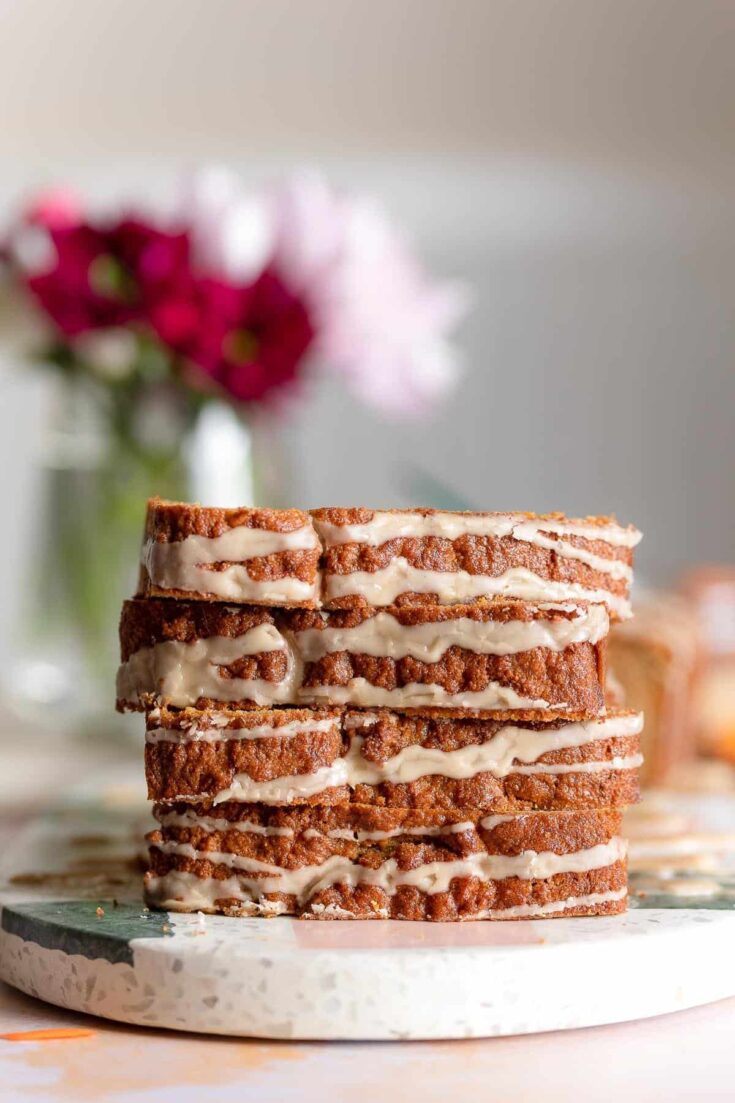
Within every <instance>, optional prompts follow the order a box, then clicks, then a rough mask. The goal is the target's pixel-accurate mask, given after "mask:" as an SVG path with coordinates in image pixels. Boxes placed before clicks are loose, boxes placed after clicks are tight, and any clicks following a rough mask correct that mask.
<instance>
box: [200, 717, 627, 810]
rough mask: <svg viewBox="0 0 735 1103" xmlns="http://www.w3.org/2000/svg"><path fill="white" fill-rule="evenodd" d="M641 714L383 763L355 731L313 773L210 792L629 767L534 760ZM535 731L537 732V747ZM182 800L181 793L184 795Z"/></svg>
mask: <svg viewBox="0 0 735 1103" xmlns="http://www.w3.org/2000/svg"><path fill="white" fill-rule="evenodd" d="M639 719H640V718H639V717H635V716H624V717H614V718H610V719H608V720H607V721H603V724H602V725H600V726H596V725H595V723H594V722H585V723H580V724H568V725H565V726H564V727H562V728H559V729H557V730H556V731H554V732H546V733H544V732H535V731H532V730H531V729H524V728H517V729H516V728H512V727H509V728H502V729H501V730H500V731H499V732H498V733H497V734H496V735H495V736H494V737H493V738H492V739H490V740H487V741H486V742H485V743H479V744H474V743H473V744H470V745H468V746H467V747H460V748H457V749H456V750H454V751H441V750H437V749H435V748H429V747H422V746H421V745H420V744H413V745H411V746H409V747H404V748H403V749H402V750H401V751H399V752H398V754H396V755H393V756H392V757H391V758H389V759H387V760H386V761H385V762H372V761H370V760H369V759H367V758H364V757H363V755H362V744H363V739H362V737H361V736H358V735H353V736H352V738H351V741H350V747H349V749H348V751H347V754H346V755H343V756H342V757H340V758H337V759H335V761H334V762H333V763H332V764H331V765H329V766H322V767H320V769H318V770H315V771H313V772H312V773H308V774H291V775H288V776H284V777H279V778H274V779H272V780H270V781H255V780H253V778H252V777H250V775H249V774H244V773H240V774H235V775H234V777H233V778H232V780H231V782H230V785H229V786H228V787H227V788H226V789H222V790H220V791H219V792H218V793H216V794H214V800H215V803H216V804H221V803H224V802H225V801H229V800H233V801H239V802H242V803H248V804H255V803H262V804H290V803H292V802H293V801H294V800H297V799H302V798H304V797H311V796H315V795H316V794H317V793H321V792H323V791H324V790H325V789H330V788H332V787H337V786H343V785H347V786H349V787H351V788H354V787H355V786H357V785H380V784H381V783H383V782H390V783H392V784H408V783H410V782H412V781H416V780H418V778H420V777H426V776H439V777H450V778H453V779H455V780H458V779H466V778H472V777H476V776H477V775H478V774H481V773H491V774H493V775H494V776H495V777H498V778H503V777H507V776H508V775H510V774H593V773H605V772H607V771H610V770H614V771H621V770H633V769H637V768H638V767H639V766H640V765H641V762H642V761H643V758H642V756H641V755H640V754H635V755H629V756H627V757H620V756H619V757H613V758H609V759H598V760H593V761H590V762H572V763H558V764H556V765H553V764H547V763H542V762H536V761H535V760H536V759H538V758H539V757H540V756H541V755H542V754H547V753H548V752H549V751H550V750H562V749H564V748H565V747H581V746H584V745H585V743H591V742H594V741H595V740H596V739H604V738H611V737H612V735H613V733H614V732H616V731H617V732H618V733H619V734H633V733H634V730H635V722H636V720H639ZM608 725H609V726H608ZM596 727H597V732H595V728H596ZM638 730H640V728H639V729H638ZM534 736H536V737H538V742H537V746H536V748H534V739H533V737H534ZM514 739H515V740H517V741H514ZM496 740H497V741H498V745H497V746H495V742H496ZM516 759H520V760H521V763H524V762H530V763H531V764H520V765H518V764H515V760H516ZM181 799H185V797H184V796H183V795H182V797H181Z"/></svg>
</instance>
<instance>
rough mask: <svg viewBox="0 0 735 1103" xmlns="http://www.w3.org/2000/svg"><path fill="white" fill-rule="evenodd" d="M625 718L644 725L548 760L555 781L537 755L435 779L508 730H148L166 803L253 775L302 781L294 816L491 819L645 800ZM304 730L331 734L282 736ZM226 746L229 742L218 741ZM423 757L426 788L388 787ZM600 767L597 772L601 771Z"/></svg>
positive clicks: (373, 721) (465, 721)
mask: <svg viewBox="0 0 735 1103" xmlns="http://www.w3.org/2000/svg"><path fill="white" fill-rule="evenodd" d="M616 716H620V717H622V718H627V717H631V718H633V719H635V714H632V713H620V714H613V716H611V717H608V718H607V719H608V721H609V724H605V725H602V724H601V725H600V732H601V738H599V739H594V740H593V741H592V742H588V743H584V744H582V745H581V746H565V747H561V748H559V749H555V750H550V751H545V752H544V753H539V754H538V755H537V757H535V758H533V762H534V769H538V770H541V769H542V768H543V767H544V766H549V767H551V768H552V769H551V770H550V772H548V773H544V772H538V773H533V774H527V773H523V772H518V768H519V767H520V770H521V771H522V770H523V763H524V762H527V761H528V756H527V755H526V757H525V758H524V760H523V762H522V761H521V760H520V759H518V758H517V757H516V758H514V759H513V760H512V761H513V764H512V765H511V766H510V767H509V772H508V773H506V774H505V775H504V776H503V775H501V776H498V775H497V773H496V772H493V771H491V770H488V769H485V770H483V769H480V768H479V767H478V769H477V772H475V773H473V774H472V776H469V777H453V776H451V774H452V772H453V770H452V765H451V759H450V758H447V765H446V767H445V770H446V773H445V774H442V773H441V772H434V771H437V770H441V765H440V764H438V763H437V759H436V754H435V752H441V753H442V754H446V755H451V754H452V752H455V751H457V750H460V749H462V748H468V747H479V746H481V745H483V744H485V745H488V744H491V742H492V740H493V739H494V738H495V737H497V735H498V733H504V731H507V722H506V723H503V722H500V721H494V720H479V719H473V718H467V717H453V718H452V717H450V718H437V717H432V716H425V717H422V716H415V715H399V714H396V713H392V712H389V711H387V710H378V711H376V712H375V713H374V714H372V715H368V716H367V717H366V715H365V714H355V713H348V714H347V715H346V716H344V717H340V716H339V714H338V713H337V712H336V711H332V712H330V711H319V712H317V711H315V712H311V711H308V710H296V709H294V710H284V709H281V710H268V711H250V712H241V713H237V712H217V713H207V712H197V711H196V710H194V709H185V710H183V711H180V712H176V711H171V710H167V709H161V710H156V711H155V712H154V713H150V714H149V716H148V721H147V727H148V732H149V740H150V741H149V742H147V744H146V752H145V760H146V777H147V781H148V795H149V797H150V798H151V799H152V800H157V801H176V800H182V799H198V800H202V799H213V798H215V797H217V796H218V795H219V794H222V793H225V792H226V791H228V790H230V789H231V787H232V786H233V783H235V781H236V779H237V778H238V777H242V776H243V775H244V776H245V777H247V778H249V779H252V781H253V782H257V783H262V782H270V781H273V780H274V779H278V778H286V779H291V784H290V787H289V788H286V789H284V790H283V791H282V792H281V793H280V802H281V803H283V804H286V803H288V804H291V805H324V806H325V805H336V804H343V803H347V802H353V803H356V804H360V805H371V806H376V807H380V806H382V807H386V808H390V809H392V810H394V811H395V810H397V809H404V810H405V809H418V810H422V811H430V810H432V809H433V810H437V811H439V810H440V811H442V813H452V812H453V811H455V810H456V809H461V808H467V807H470V808H476V809H481V810H484V811H485V812H489V811H492V812H520V811H525V810H530V809H579V808H617V807H622V806H624V805H626V804H632V803H635V802H636V801H637V800H638V775H637V770H636V769H635V768H620V767H618V766H616V765H614V763H613V760H615V759H617V760H624V761H625V760H627V761H634V759H635V758H636V757H637V756H638V754H639V751H640V737H639V735H638V734H620V735H616V734H608V733H607V729H608V728H610V730H611V732H613V733H614V731H615V727H614V721H615V719H616ZM366 719H367V720H369V721H370V725H369V726H361V727H358V728H355V727H353V726H352V724H353V722H354V721H356V720H357V721H358V722H361V723H363V724H364V722H365V720H366ZM294 720H296V721H297V723H300V724H303V725H307V724H309V723H311V724H312V725H313V722H314V721H315V720H316V721H318V722H321V723H320V725H319V726H320V727H321V728H322V729H325V728H326V729H327V730H317V731H307V732H300V731H296V732H295V733H294V732H293V730H291V731H289V734H288V735H287V736H286V735H284V736H279V735H278V734H277V733H278V731H279V730H282V729H283V728H284V726H285V725H289V726H290V728H293V722H294ZM330 721H331V723H330ZM610 725H613V726H612V727H610ZM516 726H520V727H522V728H523V729H524V730H527V731H528V732H529V733H538V734H539V738H541V737H542V736H546V735H548V733H549V732H550V731H551V732H561V731H563V730H564V728H565V724H564V723H563V722H562V721H554V722H550V723H547V724H540V723H535V724H534V723H524V724H522V725H518V724H516ZM242 728H249V729H250V730H252V729H253V728H257V729H259V730H261V731H262V730H263V729H267V728H272V731H273V734H270V733H269V734H268V735H267V736H266V737H265V738H262V737H261V738H258V739H254V738H245V739H239V738H237V735H238V733H239V732H240V731H241V730H242ZM623 730H625V729H623ZM162 731H163V732H170V733H171V741H168V740H167V739H166V738H159V737H158V735H157V733H160V732H162ZM187 732H188V733H191V732H196V733H203V737H200V735H199V734H197V737H196V738H194V739H191V741H187V742H176V741H174V740H175V739H176V738H177V737H178V736H179V735H180V733H184V734H186V733H187ZM219 734H221V735H222V738H221V740H217V739H216V738H215V737H216V736H217V735H219ZM501 738H502V734H501ZM355 744H356V746H355ZM411 747H413V748H419V747H421V748H426V749H427V750H428V751H429V752H432V755H431V758H430V759H429V760H428V761H427V763H426V766H425V772H423V773H422V772H421V770H419V771H418V773H419V776H418V777H415V778H413V779H412V780H407V781H400V782H399V781H395V780H380V776H381V774H383V775H384V776H388V777H390V762H391V760H392V759H395V756H397V755H399V754H401V752H403V751H405V750H406V748H411ZM351 748H352V750H353V753H354V751H357V754H358V763H357V766H358V768H357V771H356V772H355V773H354V774H353V772H352V771H354V770H355V767H354V764H353V758H352V755H351V754H350V750H351ZM542 749H543V748H542V747H540V748H539V750H540V751H541V750H542ZM345 756H347V757H345ZM340 759H343V760H344V763H343V770H342V774H341V777H336V778H335V779H334V782H337V783H330V779H329V778H327V779H326V780H325V781H324V782H323V783H322V785H321V786H314V785H312V784H309V776H308V775H314V774H315V773H316V772H317V771H319V770H322V769H323V768H324V767H328V766H334V765H335V764H337V765H338V766H339V765H340V763H339V760H340ZM590 763H593V764H594V766H593V768H592V769H590V767H589V765H588V764H590ZM604 763H608V764H609V768H607V769H606V768H605V767H604V765H603V764H604ZM360 764H362V767H363V768H364V767H368V769H369V768H370V767H374V771H373V772H374V773H375V775H377V777H376V779H375V780H372V779H371V780H370V782H366V781H364V780H360ZM386 764H388V766H387V768H386ZM557 766H561V767H562V772H556V773H555V772H553V768H554V767H557ZM575 766H577V767H578V769H577V770H575V769H574V767H575ZM513 767H515V768H516V772H514V769H513ZM447 775H449V776H447ZM302 778H303V781H304V783H305V784H304V785H303V786H302V788H301V790H300V789H299V785H298V782H299V780H300V779H302ZM258 799H261V798H260V797H259V798H258Z"/></svg>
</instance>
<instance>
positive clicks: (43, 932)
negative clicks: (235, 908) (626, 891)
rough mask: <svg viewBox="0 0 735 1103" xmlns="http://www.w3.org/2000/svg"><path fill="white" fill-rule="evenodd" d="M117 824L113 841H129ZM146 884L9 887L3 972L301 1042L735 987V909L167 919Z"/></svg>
mask: <svg viewBox="0 0 735 1103" xmlns="http://www.w3.org/2000/svg"><path fill="white" fill-rule="evenodd" d="M87 815H88V814H87ZM97 815H99V813H98V814H97ZM98 828H99V819H97V821H96V822H95V823H90V822H89V819H87V820H86V821H85V822H81V821H80V820H74V819H72V820H69V819H68V818H67V819H65V820H64V822H63V823H60V822H59V821H53V820H51V821H49V822H48V823H46V824H43V823H42V824H41V825H38V824H37V825H36V826H35V827H34V829H33V832H32V834H31V837H30V839H29V840H28V842H27V845H25V847H24V846H19V847H18V848H17V851H16V853H18V854H22V855H23V857H22V861H23V865H24V868H25V870H29V869H32V868H34V867H33V855H34V854H35V855H36V856H37V861H36V866H35V868H37V869H44V870H47V869H48V863H49V859H50V855H51V854H53V856H54V860H55V861H58V862H60V863H61V864H60V865H59V866H58V868H59V869H65V868H68V867H69V859H70V858H71V857H72V856H73V854H74V853H75V849H74V847H75V845H76V844H75V841H74V840H75V839H77V838H78V837H79V836H82V835H83V834H84V833H85V832H87V834H89V833H90V832H91V831H92V830H96V829H98ZM49 832H51V833H52V835H53V840H54V845H53V847H49ZM123 836H124V832H123V833H122V834H121V833H120V832H118V833H117V834H116V835H115V837H114V838H111V840H110V843H109V845H110V846H114V847H115V848H116V849H117V851H118V852H119V851H120V840H121V838H122V837H123ZM77 856H78V855H77ZM29 863H30V864H29ZM64 863H66V865H65V864H64ZM91 865H92V867H93V868H97V869H99V867H98V866H97V867H94V863H91ZM138 880H139V879H138V875H137V873H136V874H133V876H132V878H131V880H130V882H129V884H128V885H127V886H125V885H119V886H117V887H116V888H115V890H114V893H110V892H109V886H107V887H106V886H104V885H100V886H99V887H98V886H97V883H96V882H90V883H86V884H85V883H84V880H83V878H82V880H81V881H79V880H77V881H76V882H70V883H66V884H65V888H64V891H63V892H61V891H60V889H59V884H60V883H63V882H57V883H56V884H55V885H54V886H53V888H52V887H51V886H50V885H49V884H45V885H44V886H43V887H42V888H36V889H34V890H33V891H31V890H29V889H22V888H20V887H19V886H17V885H16V886H14V887H12V888H11V889H9V890H7V891H6V892H5V893H4V894H3V897H2V899H3V903H4V908H3V915H2V924H3V929H2V930H1V931H0V977H1V978H2V979H4V980H6V981H7V982H8V983H9V984H11V985H14V986H15V987H16V988H19V989H20V990H22V991H23V992H26V993H29V994H31V995H33V996H37V997H39V998H41V999H43V1000H46V1001H48V1002H50V1003H53V1004H57V1005H59V1006H61V1007H66V1008H70V1009H73V1010H76V1011H83V1012H90V1013H93V1014H95V1015H101V1016H104V1017H107V1018H110V1019H116V1020H120V1021H123V1022H128V1023H135V1024H140V1025H144V1026H161V1027H168V1028H174V1029H183V1030H190V1031H198V1032H204V1033H218V1034H232V1035H240V1036H248V1035H249V1036H254V1037H260V1038H292V1039H310V1038H311V1039H366V1040H367V1039H376V1040H377V1039H404V1038H405V1039H421V1038H435V1039H439V1038H468V1037H490V1036H497V1035H508V1034H524V1033H530V1032H536V1031H546V1030H555V1029H569V1028H573V1027H582V1026H590V1025H598V1024H604V1023H614V1022H621V1021H625V1020H630V1019H636V1018H643V1017H646V1016H651V1015H659V1014H662V1013H664V1012H669V1011H675V1010H679V1009H682V1008H686V1007H693V1006H696V1005H698V1004H702V1003H706V1002H709V1001H713V1000H718V999H721V998H723V997H726V996H730V995H733V994H735V959H734V958H733V955H732V952H731V950H732V945H733V941H734V940H735V912H732V911H729V910H710V909H707V908H699V909H697V910H695V909H689V908H680V909H677V910H663V909H644V908H638V909H635V910H632V911H630V912H629V913H628V915H626V916H618V917H609V918H592V919H556V920H536V921H532V922H517V923H487V922H485V923H482V922H480V923H465V924H422V923H393V922H386V921H376V922H369V921H366V922H355V921H352V922H323V923H319V922H303V921H301V922H299V921H297V920H291V919H284V918H277V919H230V918H226V917H222V916H214V917H212V916H208V917H206V918H205V917H204V916H197V915H193V916H191V915H170V916H168V917H166V916H165V915H159V914H156V913H149V912H146V911H144V910H143V909H142V905H141V902H140V897H139V888H138ZM112 895H114V897H115V898H116V901H117V903H115V904H113V902H112V900H111V898H110V897H111V896H112ZM98 904H101V906H102V911H103V913H104V914H101V915H98V914H97V910H96V909H97V905H98Z"/></svg>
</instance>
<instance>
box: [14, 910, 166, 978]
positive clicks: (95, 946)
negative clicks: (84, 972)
mask: <svg viewBox="0 0 735 1103" xmlns="http://www.w3.org/2000/svg"><path fill="white" fill-rule="evenodd" d="M98 909H100V910H101V912H102V913H103V914H100V913H99V911H98ZM0 927H2V930H3V931H6V932H7V933H8V934H14V935H17V936H18V937H19V938H22V939H23V940H24V941H25V942H34V943H36V945H38V946H42V947H44V949H47V950H61V951H62V953H65V954H78V955H79V956H80V957H86V958H89V959H90V960H95V959H97V958H103V959H104V960H106V961H110V962H112V964H113V965H115V964H118V963H124V964H128V965H132V964H133V951H132V949H131V947H130V942H131V940H132V939H136V938H165V937H166V936H167V935H168V934H169V932H170V928H169V923H168V916H167V914H166V912H152V911H147V910H145V909H144V908H143V906H142V905H140V906H138V907H135V906H133V905H132V904H122V903H120V904H116V903H115V902H114V901H113V900H65V901H60V902H50V901H39V902H38V903H32V902H31V903H27V904H6V905H4V906H3V909H2V915H1V916H0Z"/></svg>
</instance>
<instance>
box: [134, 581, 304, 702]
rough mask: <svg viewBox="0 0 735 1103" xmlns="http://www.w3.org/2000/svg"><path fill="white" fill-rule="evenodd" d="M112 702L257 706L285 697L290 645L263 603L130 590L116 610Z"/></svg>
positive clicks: (291, 682) (290, 682)
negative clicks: (136, 594) (132, 594)
mask: <svg viewBox="0 0 735 1103" xmlns="http://www.w3.org/2000/svg"><path fill="white" fill-rule="evenodd" d="M120 655H121V659H122V664H121V666H120V669H119V670H118V675H117V707H118V709H119V710H121V711H125V710H130V709H132V710H143V709H145V708H148V707H152V706H154V705H155V704H157V703H159V702H160V701H163V702H166V703H168V704H171V705H174V706H176V707H185V706H187V705H199V706H200V707H206V706H208V705H212V706H215V707H216V706H218V705H219V704H236V705H237V707H238V708H254V707H257V706H260V707H263V706H267V705H272V704H274V703H278V702H285V703H290V702H291V701H292V700H293V695H294V693H295V673H296V672H295V666H294V659H293V653H292V650H291V648H290V647H289V646H288V643H287V641H286V640H285V639H284V637H283V635H282V633H281V631H280V629H279V628H278V627H277V625H276V623H275V620H274V618H273V614H272V613H271V612H270V610H268V609H264V608H259V607H258V606H251V605H221V604H220V603H218V602H201V601H195V602H188V601H168V600H159V599H156V598H148V599H146V598H133V599H132V600H131V601H126V602H125V603H124V604H123V609H122V616H121V618H120Z"/></svg>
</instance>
